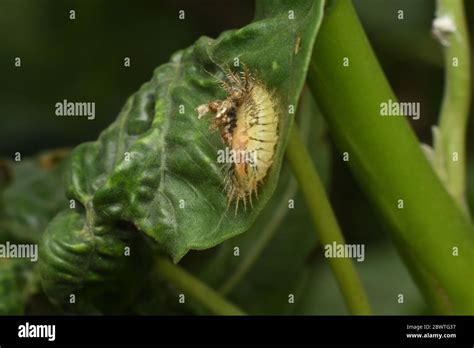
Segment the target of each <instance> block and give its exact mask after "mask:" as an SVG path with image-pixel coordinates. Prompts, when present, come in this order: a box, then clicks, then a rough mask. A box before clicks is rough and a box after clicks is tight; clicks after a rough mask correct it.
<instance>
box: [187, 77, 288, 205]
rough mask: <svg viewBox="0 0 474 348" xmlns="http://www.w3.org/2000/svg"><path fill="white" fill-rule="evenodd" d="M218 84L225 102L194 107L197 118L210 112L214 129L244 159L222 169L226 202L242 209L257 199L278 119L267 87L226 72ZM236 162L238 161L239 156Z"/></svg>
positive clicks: (271, 156) (271, 153)
mask: <svg viewBox="0 0 474 348" xmlns="http://www.w3.org/2000/svg"><path fill="white" fill-rule="evenodd" d="M226 77H227V81H220V83H221V86H222V87H223V88H224V89H225V90H226V91H227V92H228V97H227V99H225V100H216V101H211V102H209V103H208V104H203V105H200V106H198V107H197V108H196V110H197V111H198V114H199V118H201V117H202V116H204V115H205V114H207V113H208V112H213V113H215V114H216V116H215V118H214V128H218V129H219V130H220V132H221V137H222V140H223V142H224V144H225V145H226V146H227V147H228V148H229V149H230V150H231V151H233V152H234V153H239V154H243V156H242V157H243V158H244V159H245V160H243V161H242V160H240V161H232V162H231V163H228V164H227V165H226V166H224V188H225V190H226V192H227V197H228V203H229V205H230V203H232V202H235V204H236V207H235V212H236V214H237V211H238V208H239V202H240V201H242V202H243V205H244V207H245V209H246V208H247V201H249V202H250V204H251V205H252V196H253V195H254V194H255V196H256V197H258V185H259V183H261V182H262V181H263V180H264V178H265V177H266V176H267V174H268V171H269V169H270V167H271V166H272V164H273V161H274V156H275V151H276V144H277V142H278V126H279V116H278V112H277V106H276V102H275V100H274V98H273V96H272V95H271V93H270V92H269V91H268V90H267V88H266V87H265V86H264V85H263V84H262V83H260V82H259V81H256V80H255V79H254V78H253V77H251V76H250V74H249V72H248V71H247V70H245V73H244V74H242V77H240V76H239V75H237V74H235V73H232V72H230V71H229V72H228V73H227V74H226ZM239 159H241V158H240V157H239Z"/></svg>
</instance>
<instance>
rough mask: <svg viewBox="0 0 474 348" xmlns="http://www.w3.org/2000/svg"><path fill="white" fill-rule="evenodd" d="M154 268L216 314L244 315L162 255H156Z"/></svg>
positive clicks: (159, 274) (162, 276)
mask: <svg viewBox="0 0 474 348" xmlns="http://www.w3.org/2000/svg"><path fill="white" fill-rule="evenodd" d="M155 266H156V267H155V270H156V272H157V274H158V276H160V277H161V278H163V279H165V280H167V281H169V282H170V283H171V284H173V285H174V286H175V287H177V288H178V289H180V290H181V291H183V292H184V294H185V295H186V296H187V297H189V298H191V299H193V300H195V301H197V302H198V303H199V304H201V305H202V306H203V307H205V308H206V309H207V310H209V311H210V312H212V313H214V314H217V315H245V314H246V313H245V312H243V311H242V310H241V309H240V308H238V307H237V306H235V305H234V304H233V303H231V302H229V301H228V300H227V299H225V298H224V297H222V296H221V295H220V294H219V293H217V292H216V291H215V290H214V289H211V288H210V287H209V286H207V285H206V284H204V283H203V282H201V281H200V280H199V279H197V278H196V277H194V276H193V275H191V274H189V273H188V272H186V271H185V270H184V269H182V268H181V267H179V266H178V265H175V264H174V263H173V262H171V261H170V260H169V259H167V258H166V257H164V256H157V257H156V260H155Z"/></svg>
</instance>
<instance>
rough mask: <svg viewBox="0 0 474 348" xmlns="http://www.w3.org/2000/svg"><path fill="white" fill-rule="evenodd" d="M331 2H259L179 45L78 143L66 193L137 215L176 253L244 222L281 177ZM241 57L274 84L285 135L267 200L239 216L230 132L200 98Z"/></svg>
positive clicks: (104, 209)
mask: <svg viewBox="0 0 474 348" xmlns="http://www.w3.org/2000/svg"><path fill="white" fill-rule="evenodd" d="M323 3H324V2H323V1H314V0H304V1H303V0H301V1H297V2H292V1H259V2H257V11H256V16H255V21H254V22H252V23H251V24H249V25H247V26H245V27H243V28H241V29H239V30H232V31H227V32H224V33H222V34H221V35H220V36H219V37H218V38H217V39H216V40H213V39H210V38H208V37H202V38H200V39H199V40H198V41H197V42H196V43H195V44H194V45H193V46H191V47H189V48H187V49H185V50H182V51H179V52H177V53H176V54H174V55H173V57H172V58H171V61H170V63H168V64H165V65H162V66H160V67H159V68H157V69H156V70H155V72H154V74H153V78H152V80H151V81H150V82H148V83H146V84H144V85H143V86H142V87H141V89H140V90H139V91H138V92H137V93H135V94H134V95H132V96H131V97H130V98H129V100H128V101H127V103H126V104H125V107H124V108H123V109H122V111H121V113H120V115H119V117H118V119H117V120H116V121H115V122H114V123H113V124H112V125H111V126H110V127H109V128H108V129H107V130H105V131H104V132H103V133H102V134H101V136H100V137H99V139H98V140H97V141H96V142H93V143H85V144H82V145H80V146H79V147H78V148H76V150H75V151H74V153H73V156H72V164H71V168H70V170H69V173H68V175H67V192H68V196H70V197H72V198H75V199H77V200H78V201H80V202H81V203H82V204H83V205H84V206H87V207H89V208H90V209H88V210H87V212H89V211H92V210H94V211H96V212H97V213H98V214H99V215H101V216H102V217H103V218H104V219H108V220H112V221H126V222H128V223H131V224H133V225H134V226H136V227H137V228H138V229H139V230H141V231H143V232H144V233H145V234H146V235H148V236H150V237H151V238H152V239H153V240H155V241H156V242H157V244H158V245H159V246H160V247H161V249H163V250H164V251H165V252H166V253H167V254H169V255H171V256H172V257H173V259H174V261H175V262H177V261H179V259H181V257H182V256H183V255H185V254H186V253H187V252H188V250H190V249H206V248H210V247H212V246H214V245H216V244H218V243H221V242H222V241H224V240H226V239H228V238H230V237H232V236H235V235H238V234H240V233H242V232H244V231H246V230H247V229H248V228H249V227H250V226H251V225H252V223H253V222H254V221H255V219H256V217H257V216H258V214H259V213H260V211H261V210H262V209H263V207H264V206H265V205H266V203H267V201H268V200H269V199H270V197H271V195H272V193H273V191H274V189H275V186H276V183H277V181H278V174H279V170H280V166H281V162H282V158H283V153H284V149H285V145H286V142H287V137H288V131H289V129H290V127H291V124H292V122H293V116H292V115H291V114H289V105H296V104H297V101H298V96H299V94H300V92H301V89H302V86H303V83H304V79H305V76H306V71H307V67H308V63H309V59H310V54H311V50H312V46H313V43H314V40H315V36H316V32H317V30H318V27H319V24H320V21H321V17H322V9H323ZM235 58H238V59H239V61H240V62H241V63H243V64H245V65H246V66H247V67H248V68H249V70H250V72H251V73H252V74H253V75H254V76H255V77H256V78H258V79H259V80H260V81H262V82H263V83H264V84H265V85H266V86H267V88H268V89H269V90H271V91H273V92H274V95H275V97H276V99H277V103H278V105H277V107H278V110H279V115H280V127H279V128H280V129H279V139H280V140H279V143H278V145H277V149H276V156H275V160H274V163H273V166H272V168H271V170H270V172H269V173H268V175H267V177H266V178H265V183H264V185H263V186H262V187H261V188H260V189H259V200H258V201H257V202H255V204H254V208H253V209H252V210H248V211H247V212H244V211H243V210H240V211H239V213H238V216H234V212H233V210H232V209H231V210H227V198H226V195H225V193H224V192H223V190H222V180H223V178H222V173H221V170H220V168H219V166H218V164H217V163H216V157H217V150H218V149H220V148H223V144H222V140H221V139H220V137H219V135H218V134H216V133H211V132H209V129H208V127H209V123H208V122H206V121H203V120H198V118H197V113H196V112H195V108H196V107H197V106H198V105H200V104H203V103H207V102H208V101H210V100H214V99H216V98H222V97H224V94H223V92H222V90H220V89H219V86H218V85H217V84H216V83H215V79H214V77H212V76H210V74H209V72H210V73H211V74H213V75H215V76H217V77H219V78H223V71H222V68H228V67H231V66H233V64H234V59H235ZM236 70H237V69H236ZM180 106H184V110H185V113H184V114H180V112H179V109H180ZM181 200H182V201H181ZM180 201H181V202H184V204H185V208H184V209H180V207H179V203H180Z"/></svg>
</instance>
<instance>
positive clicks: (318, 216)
mask: <svg viewBox="0 0 474 348" xmlns="http://www.w3.org/2000/svg"><path fill="white" fill-rule="evenodd" d="M286 156H287V158H288V160H289V162H290V165H291V168H292V170H293V174H294V175H295V177H296V179H297V181H298V183H299V187H300V189H301V192H302V193H303V196H304V199H305V202H306V205H307V206H308V209H309V211H310V214H311V218H312V219H313V223H314V225H315V227H316V231H317V234H318V237H319V239H320V241H321V244H322V245H325V244H332V243H333V242H336V243H337V244H345V241H344V237H343V235H342V233H341V231H340V228H339V225H338V223H337V220H336V217H335V215H334V212H333V210H332V208H331V204H330V203H329V200H328V198H327V196H326V192H325V191H324V186H323V184H322V182H321V179H320V178H319V175H318V172H317V170H316V168H315V167H314V165H313V164H312V160H311V156H310V155H309V153H308V151H307V150H306V148H305V146H304V143H303V141H302V140H301V136H300V134H299V131H298V128H297V126H296V125H293V128H292V130H291V133H290V138H289V141H288V147H287V149H286ZM329 263H330V265H331V268H332V270H333V272H334V275H335V277H336V280H337V282H338V284H339V287H340V289H341V291H342V294H343V296H344V299H345V301H346V304H347V306H348V308H349V310H350V312H351V313H353V314H362V315H364V314H371V309H370V306H369V302H368V300H367V295H366V294H365V291H364V289H363V286H362V283H361V281H360V279H359V277H358V275H357V271H356V269H355V266H354V264H353V262H352V260H351V259H348V258H329Z"/></svg>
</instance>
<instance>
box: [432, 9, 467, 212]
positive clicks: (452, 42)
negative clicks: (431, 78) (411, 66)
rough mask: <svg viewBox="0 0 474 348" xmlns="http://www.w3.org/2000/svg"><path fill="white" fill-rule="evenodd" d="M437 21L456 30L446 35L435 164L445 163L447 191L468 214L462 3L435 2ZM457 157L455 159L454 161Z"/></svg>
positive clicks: (463, 18) (464, 21)
mask: <svg viewBox="0 0 474 348" xmlns="http://www.w3.org/2000/svg"><path fill="white" fill-rule="evenodd" d="M436 16H437V18H450V19H451V20H452V21H453V22H454V24H455V27H456V31H455V32H454V33H449V34H446V36H445V40H446V41H445V42H444V43H443V46H444V60H445V89H444V97H443V102H442V105H441V113H440V118H439V130H440V136H441V139H440V140H439V141H438V142H436V143H435V155H436V159H437V162H438V163H439V162H441V164H444V166H445V171H446V184H447V186H448V190H449V191H450V193H451V194H452V195H453V196H454V198H455V199H456V200H457V201H458V202H459V204H460V205H461V207H462V209H463V210H464V211H465V212H467V211H468V209H467V205H466V201H465V192H466V151H465V147H466V127H467V120H468V115H469V103H470V96H471V88H470V78H471V75H470V50H469V37H468V32H467V28H466V16H465V14H464V4H463V1H462V0H438V1H437V14H436ZM455 153H456V154H457V160H454V159H453V156H454V154H455Z"/></svg>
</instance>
